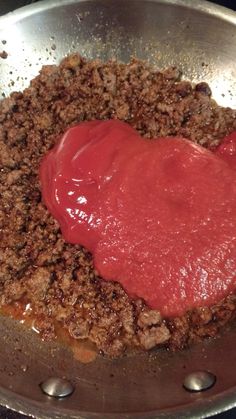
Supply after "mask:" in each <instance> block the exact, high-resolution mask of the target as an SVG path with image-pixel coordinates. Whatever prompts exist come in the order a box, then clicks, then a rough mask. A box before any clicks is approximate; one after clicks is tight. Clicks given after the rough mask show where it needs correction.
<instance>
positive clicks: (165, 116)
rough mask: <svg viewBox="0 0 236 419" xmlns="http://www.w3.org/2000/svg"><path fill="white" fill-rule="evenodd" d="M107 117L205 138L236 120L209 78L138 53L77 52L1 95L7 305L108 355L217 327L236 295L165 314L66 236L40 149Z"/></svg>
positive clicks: (175, 344)
mask: <svg viewBox="0 0 236 419" xmlns="http://www.w3.org/2000/svg"><path fill="white" fill-rule="evenodd" d="M109 118H119V119H122V120H124V121H127V122H128V123H129V124H131V125H132V126H133V127H134V128H136V129H137V130H138V131H139V132H140V134H141V135H143V136H145V137H155V136H166V135H181V136H184V137H186V138H189V139H190V140H192V141H195V142H198V143H199V144H202V145H204V146H205V147H212V146H215V145H217V144H218V143H219V141H220V140H221V139H222V138H223V137H224V136H225V135H226V134H227V133H229V132H231V131H233V130H235V129H236V111H234V110H231V109H229V108H226V109H225V108H221V107H219V106H217V105H216V103H215V102H214V101H213V100H212V99H211V91H210V88H209V86H208V85H207V84H206V83H200V84H198V85H196V86H193V85H192V84H191V83H190V82H188V81H181V79H180V73H179V72H178V71H177V70H176V69H174V68H172V69H168V70H166V71H163V72H159V71H154V70H153V69H150V68H149V67H148V66H147V64H145V63H143V62H140V61H137V60H133V61H132V62H131V63H130V64H127V65H125V64H120V63H117V62H115V61H110V62H108V63H102V62H100V61H86V60H84V59H82V58H81V57H80V56H79V55H77V54H76V55H73V56H70V57H68V58H66V59H64V60H63V61H62V63H61V64H60V65H59V66H55V65H53V66H45V67H43V69H42V71H41V73H40V75H39V76H38V77H36V78H35V79H34V80H32V82H31V84H30V87H29V88H27V89H26V90H25V91H24V92H23V93H13V94H12V95H11V96H10V97H9V98H7V99H4V100H3V101H2V102H1V103H0V124H1V126H0V194H1V201H0V224H1V225H0V234H1V240H0V247H1V252H0V258H1V269H0V287H1V292H0V304H1V305H6V304H11V303H13V302H14V301H17V300H22V298H24V300H25V301H30V302H31V304H32V307H33V310H34V313H35V316H36V318H37V321H36V322H37V327H38V328H39V329H40V330H41V333H42V336H43V337H44V338H53V337H54V336H55V321H56V322H58V321H59V322H60V323H61V324H62V325H63V327H64V328H66V329H68V331H69V333H70V334H71V336H73V337H74V338H76V339H81V338H89V339H91V340H92V341H93V342H95V343H96V345H97V347H98V348H99V350H101V351H102V352H103V353H105V354H108V355H109V356H117V355H120V354H121V353H123V352H124V351H125V350H126V348H129V347H136V348H144V349H150V348H153V347H155V346H158V345H165V346H167V347H171V348H181V347H184V346H185V345H187V344H189V343H191V342H193V341H197V340H201V339H203V338H204V337H205V336H214V335H215V334H217V332H218V330H219V328H220V327H221V326H222V325H224V324H226V323H227V322H228V321H229V320H231V319H232V318H233V317H234V315H235V312H236V297H235V296H229V297H228V298H226V299H225V300H224V301H222V302H221V303H220V304H218V305H215V306H213V307H211V308H202V309H198V310H194V311H192V312H189V313H187V314H186V315H185V317H182V318H175V319H171V320H168V319H162V317H161V315H160V314H159V313H158V312H157V311H154V310H150V309H149V308H148V307H147V306H145V304H144V303H143V302H142V301H141V300H136V301H133V300H130V299H129V297H128V296H127V294H126V293H125V292H124V291H123V289H122V288H121V286H120V285H119V284H117V283H112V282H106V281H104V280H102V278H99V276H98V275H97V273H96V272H95V270H94V268H93V262H92V257H91V255H90V254H89V253H88V252H87V251H86V250H85V249H83V248H82V247H80V246H78V245H70V244H68V243H66V242H65V241H64V240H63V237H62V235H61V233H60V230H59V227H58V224H57V222H56V221H55V220H54V219H53V218H52V217H51V215H50V214H49V213H48V211H47V209H46V208H45V206H44V205H43V203H42V202H41V194H40V185H39V178H38V170H39V163H40V160H41V158H42V156H43V155H44V154H45V153H46V152H47V150H48V149H49V148H51V147H52V146H53V145H54V144H55V142H56V141H57V139H58V137H59V136H60V135H61V134H62V133H63V132H64V131H65V129H66V128H67V127H70V126H72V125H73V124H76V123H78V122H80V121H84V120H91V119H109Z"/></svg>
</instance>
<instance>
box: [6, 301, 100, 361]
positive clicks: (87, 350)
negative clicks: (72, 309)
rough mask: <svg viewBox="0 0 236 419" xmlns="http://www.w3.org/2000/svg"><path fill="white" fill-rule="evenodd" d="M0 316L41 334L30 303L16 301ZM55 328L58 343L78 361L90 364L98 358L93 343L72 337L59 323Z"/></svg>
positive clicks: (56, 322)
mask: <svg viewBox="0 0 236 419" xmlns="http://www.w3.org/2000/svg"><path fill="white" fill-rule="evenodd" d="M0 314H2V315H3V316H7V317H10V318H13V319H15V320H18V321H19V322H20V323H21V324H24V325H25V326H26V327H27V328H28V329H31V330H32V331H33V332H34V333H37V334H40V330H39V329H38V328H37V317H36V316H35V315H34V313H33V309H32V306H31V304H30V303H29V302H25V301H16V302H14V303H12V304H8V305H4V306H2V307H1V308H0ZM39 319H40V317H39ZM54 327H55V332H56V338H57V340H58V342H60V343H62V344H63V345H64V346H66V347H67V348H69V349H70V350H71V351H72V352H73V355H74V358H75V359H76V360H77V361H80V362H82V363H83V364H88V363H90V362H93V361H94V360H95V359H96V358H97V355H98V351H97V349H96V346H95V344H94V343H93V342H91V341H89V340H88V339H81V340H77V339H75V338H73V337H71V336H70V334H69V332H68V331H67V330H66V329H64V328H63V326H62V325H61V323H60V322H58V321H54Z"/></svg>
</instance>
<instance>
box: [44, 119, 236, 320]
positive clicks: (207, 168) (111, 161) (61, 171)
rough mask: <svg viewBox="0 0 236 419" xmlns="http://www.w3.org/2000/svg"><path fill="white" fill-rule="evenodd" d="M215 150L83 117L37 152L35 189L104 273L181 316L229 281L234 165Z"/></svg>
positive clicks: (235, 255)
mask: <svg viewBox="0 0 236 419" xmlns="http://www.w3.org/2000/svg"><path fill="white" fill-rule="evenodd" d="M221 154H222V153H221V151H220V149H219V150H216V152H215V153H212V152H211V151H209V150H206V149H204V148H202V147H201V146H198V145H196V144H193V143H191V142H190V141H188V140H186V139H183V138H159V139H155V140H145V139H143V138H141V137H140V136H139V134H138V133H137V132H136V131H135V130H134V129H133V128H131V127H130V126H129V125H127V124H125V123H123V122H120V121H116V120H113V121H93V122H84V123H81V124H79V125H77V126H75V127H73V128H70V129H69V130H67V131H66V133H65V134H64V135H63V136H62V138H61V140H60V141H59V143H58V144H57V145H56V146H55V147H54V148H53V149H52V150H50V151H49V152H48V154H47V155H46V156H45V157H44V159H43V160H42V164H41V168H40V179H41V185H42V196H43V199H44V202H45V204H46V206H47V208H48V210H49V211H50V212H51V214H52V215H53V216H54V217H55V218H56V219H57V220H58V222H59V224H60V227H61V231H62V234H63V236H64V238H65V240H66V241H68V242H70V243H79V244H81V245H83V246H85V247H86V248H87V249H88V250H90V251H91V252H92V253H93V257H94V264H95V268H96V269H97V270H98V272H99V274H100V275H101V276H102V277H103V278H104V279H105V280H114V281H118V282H119V283H120V284H121V285H122V286H123V287H124V289H125V290H126V291H127V293H128V294H129V296H130V297H131V298H137V297H139V298H143V299H144V300H145V302H146V303H147V305H148V306H150V307H152V308H154V309H157V310H159V311H160V312H161V313H162V314H163V315H164V316H166V317H170V316H176V315H182V314H184V313H185V312H186V311H187V310H189V309H193V308H194V307H199V306H210V305H212V304H214V303H216V302H218V301H220V300H221V299H222V298H223V297H225V296H226V295H228V294H229V293H230V292H232V291H233V290H235V288H236V216H235V214H236V173H235V171H234V170H232V169H231V168H230V166H229V164H228V159H227V158H225V159H223V158H222V156H221ZM224 160H227V161H224Z"/></svg>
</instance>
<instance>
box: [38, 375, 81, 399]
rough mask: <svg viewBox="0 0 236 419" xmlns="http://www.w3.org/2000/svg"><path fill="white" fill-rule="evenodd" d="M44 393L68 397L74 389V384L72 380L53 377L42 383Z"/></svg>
mask: <svg viewBox="0 0 236 419" xmlns="http://www.w3.org/2000/svg"><path fill="white" fill-rule="evenodd" d="M40 388H41V390H42V391H43V393H45V394H47V396H51V397H58V398H60V397H68V396H70V395H71V394H72V393H73V391H74V389H75V388H74V386H73V385H72V384H71V383H70V381H67V380H64V379H62V378H56V377H51V378H48V379H47V380H45V381H43V382H42V383H41V384H40Z"/></svg>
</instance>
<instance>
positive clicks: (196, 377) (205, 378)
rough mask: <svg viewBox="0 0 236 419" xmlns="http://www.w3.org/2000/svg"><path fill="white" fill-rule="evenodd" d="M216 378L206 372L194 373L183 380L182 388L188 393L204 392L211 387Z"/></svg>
mask: <svg viewBox="0 0 236 419" xmlns="http://www.w3.org/2000/svg"><path fill="white" fill-rule="evenodd" d="M215 382H216V376H215V375H214V374H212V373H211V372H208V371H196V372H192V373H191V374H189V375H187V376H186V377H185V379H184V384H183V385H184V388H185V389H186V390H188V391H204V390H208V389H209V388H211V387H213V386H214V384H215Z"/></svg>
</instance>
